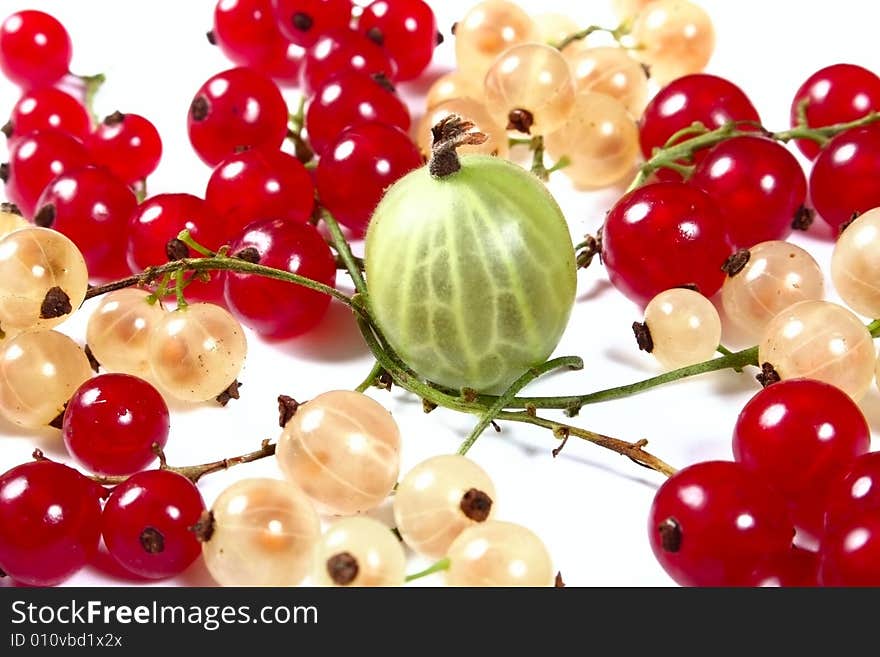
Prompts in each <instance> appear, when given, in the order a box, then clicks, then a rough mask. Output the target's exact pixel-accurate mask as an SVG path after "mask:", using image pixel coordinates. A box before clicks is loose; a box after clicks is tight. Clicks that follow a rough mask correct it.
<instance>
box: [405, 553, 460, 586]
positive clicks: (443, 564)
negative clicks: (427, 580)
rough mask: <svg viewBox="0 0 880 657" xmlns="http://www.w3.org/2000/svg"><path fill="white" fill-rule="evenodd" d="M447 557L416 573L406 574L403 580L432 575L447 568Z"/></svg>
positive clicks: (410, 580) (408, 580)
mask: <svg viewBox="0 0 880 657" xmlns="http://www.w3.org/2000/svg"><path fill="white" fill-rule="evenodd" d="M449 564H450V562H449V557H443V558H442V559H440V561H438V562H437V563H435V564H432V565H430V566H428V567H427V568H425V569H424V570H420V571H419V572H417V573H413V574H412V575H407V576H406V579H405V580H404V581H406V582H412V581H413V580H416V579H420V578H422V577H427V576H428V575H433V574H434V573H439V572H441V571H444V570H449Z"/></svg>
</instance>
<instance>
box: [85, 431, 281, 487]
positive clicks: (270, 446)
mask: <svg viewBox="0 0 880 657" xmlns="http://www.w3.org/2000/svg"><path fill="white" fill-rule="evenodd" d="M274 454H275V443H271V442H269V441H268V440H264V441H263V442H262V444H261V445H260V449H258V450H256V451H253V452H248V453H247V454H242V455H240V456H233V457H231V458H227V459H221V460H219V461H211V462H210V463H202V464H200V465H187V466H182V467H175V466H171V465H168V464H167V463H165V462H164V461H163V462H162V463H160V466H159V469H160V470H169V471H171V472H176V473H177V474H179V475H183V476H184V477H186V478H187V479H189V480H190V481H191V482H193V483H194V484H195V483H197V482H198V481H199V479H201V478H202V477H204V476H205V475H207V474H211V473H212V472H220V471H221V470H228V469H229V468H232V467H234V466H236V465H242V464H244V463H251V462H253V461H259V460H260V459H264V458H268V457H270V456H273V455H274ZM89 478H90V479H91V480H92V481H94V482H97V483H99V484H101V485H102V486H117V485H119V484H121V483H124V482H125V481H126V480H127V479H128V476H125V475H122V476H104V475H92V476H91V477H89Z"/></svg>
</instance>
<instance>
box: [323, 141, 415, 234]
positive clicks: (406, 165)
mask: <svg viewBox="0 0 880 657" xmlns="http://www.w3.org/2000/svg"><path fill="white" fill-rule="evenodd" d="M421 165H422V156H421V154H420V153H419V149H418V148H417V147H416V146H415V144H413V142H412V140H411V139H410V138H409V137H408V136H407V135H406V133H404V132H403V131H402V130H400V129H399V128H395V127H393V126H387V125H383V124H381V123H364V124H361V125H358V126H355V127H353V128H349V129H348V130H346V131H345V132H343V133H342V134H341V135H339V138H338V139H337V140H336V142H334V143H333V144H331V145H330V146H329V147H328V148H327V150H326V151H325V152H324V155H323V157H322V158H321V161H320V162H319V163H318V168H317V172H316V176H317V184H318V196H319V198H320V199H321V202H322V203H323V205H324V207H326V208H327V209H328V210H329V211H330V213H331V214H332V215H333V216H334V217H335V218H336V219H337V220H338V221H339V223H341V224H344V225H345V226H348V227H349V228H351V229H352V230H353V231H354V232H355V233H363V232H364V231H366V229H367V224H368V223H369V222H370V217H371V216H372V214H373V210H374V209H375V207H376V206H377V205H378V204H379V200H380V199H381V198H382V194H383V193H384V192H385V189H387V188H388V187H389V186H390V185H391V184H392V183H393V182H395V181H396V180H397V179H398V178H400V177H402V176H403V175H404V174H406V173H409V172H410V171H412V170H413V169H416V168H418V167H420V166H421Z"/></svg>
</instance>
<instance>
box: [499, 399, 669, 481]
mask: <svg viewBox="0 0 880 657" xmlns="http://www.w3.org/2000/svg"><path fill="white" fill-rule="evenodd" d="M496 417H497V419H498V420H507V421H508V422H522V423H525V424H533V425H535V426H538V427H543V428H545V429H550V430H551V431H552V432H553V435H554V436H556V437H557V438H558V439H560V440H564V439H565V438H567V437H569V436H575V437H577V438H582V439H583V440H586V441H589V442H591V443H593V444H595V445H599V446H600V447H604V448H605V449H610V450H611V451H613V452H617V453H618V454H621V455H623V456H626V457H627V458H629V459H630V460H632V461H635V462H636V463H638V464H639V465H641V466H644V467H646V468H649V469H651V470H654V471H656V472H659V473H660V474H663V475H666V476H667V477H671V476H672V475H674V474H675V473H676V469H675V468H673V467H672V466H671V465H669V464H668V463H666V462H665V461H662V460H660V459H658V458H657V457H656V456H654V455H652V454H649V453H648V452H646V451H645V450H644V449H643V448H644V447H645V446H646V445H647V444H648V441H647V440H640V441H638V442H635V443H628V442H626V441H624V440H620V439H618V438H612V437H610V436H605V435H603V434H601V433H596V432H594V431H588V430H587V429H581V428H579V427H574V426H571V425H570V424H563V423H561V422H554V421H553V420H548V419H546V418H542V417H538V416H537V415H532V414H531V413H527V412H526V413H513V412H510V411H502V412H501V413H499V414H498V415H497V416H496Z"/></svg>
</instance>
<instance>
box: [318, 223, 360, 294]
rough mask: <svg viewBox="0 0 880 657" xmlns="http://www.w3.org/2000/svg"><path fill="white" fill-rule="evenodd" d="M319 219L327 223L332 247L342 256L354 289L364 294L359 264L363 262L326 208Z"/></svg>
mask: <svg viewBox="0 0 880 657" xmlns="http://www.w3.org/2000/svg"><path fill="white" fill-rule="evenodd" d="M321 219H322V220H323V221H324V223H325V224H327V228H328V229H329V231H330V237H331V239H332V241H333V248H334V249H336V253H338V254H339V257H340V258H342V263H343V264H344V265H345V268H346V269H347V270H348V275H349V276H351V281H352V283H354V289H355V290H356V291H357V293H358V294H361V295H364V296H366V294H367V283H366V281H364V277H363V275H361V264H363V261H359V260H358V259H357V258H355V257H354V254H353V253H352V252H351V247H350V246H349V245H348V241H347V240H346V239H345V235H343V234H342V229H341V228H340V227H339V224H338V223H337V221H336V219H335V218H334V217H333V215H332V214H330V213H329V212H327V211H326V210H322V211H321Z"/></svg>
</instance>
